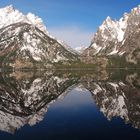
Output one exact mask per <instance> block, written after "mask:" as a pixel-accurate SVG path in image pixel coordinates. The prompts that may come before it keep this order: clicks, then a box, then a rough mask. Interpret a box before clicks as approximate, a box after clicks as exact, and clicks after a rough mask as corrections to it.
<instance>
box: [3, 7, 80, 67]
mask: <svg viewBox="0 0 140 140" xmlns="http://www.w3.org/2000/svg"><path fill="white" fill-rule="evenodd" d="M0 20H1V23H0V60H1V61H0V65H1V67H5V66H7V67H9V66H10V67H14V68H34V67H35V68H36V67H45V68H46V67H48V66H50V65H53V64H54V63H62V64H65V63H70V62H73V61H77V60H78V55H77V53H76V52H74V51H73V50H72V49H69V47H67V45H65V44H64V43H62V42H61V41H58V40H56V39H55V38H54V37H52V36H51V35H50V34H49V33H48V31H47V29H46V27H45V25H44V24H43V21H42V20H41V19H40V18H39V17H36V16H35V15H33V14H31V13H29V14H27V15H23V14H22V13H20V12H19V11H18V10H16V9H14V8H13V7H12V6H7V7H5V8H3V9H0Z"/></svg>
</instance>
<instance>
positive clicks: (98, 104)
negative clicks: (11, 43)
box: [0, 70, 140, 140]
mask: <svg viewBox="0 0 140 140" xmlns="http://www.w3.org/2000/svg"><path fill="white" fill-rule="evenodd" d="M0 101H1V102H0V139H10V140H19V139H23V140H25V139H26V140H31V139H33V140H40V139H42V140H43V139H44V140H46V139H47V140H87V139H90V140H93V139H94V140H105V139H107V140H124V139H127V140H129V139H130V140H139V139H140V73H139V71H133V70H130V71H129V70H127V71H126V70H115V71H102V72H94V71H81V72H79V71H55V72H54V71H53V72H52V71H46V72H41V71H32V72H19V71H18V72H6V73H0Z"/></svg>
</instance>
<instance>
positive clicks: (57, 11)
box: [0, 0, 140, 48]
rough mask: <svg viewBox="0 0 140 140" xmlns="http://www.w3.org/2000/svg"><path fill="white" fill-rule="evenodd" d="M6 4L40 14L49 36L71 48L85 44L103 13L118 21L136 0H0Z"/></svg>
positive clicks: (3, 4)
mask: <svg viewBox="0 0 140 140" xmlns="http://www.w3.org/2000/svg"><path fill="white" fill-rule="evenodd" d="M10 4H12V5H13V6H14V7H15V8H16V9H18V10H20V11H21V12H22V13H24V14H27V13H28V12H31V13H34V14H35V15H37V16H39V17H41V18H42V20H43V21H44V24H45V25H46V27H47V29H48V31H49V32H50V34H51V35H53V36H54V37H56V38H58V39H59V40H63V41H65V42H66V43H67V44H68V45H69V46H71V47H73V48H74V47H87V46H89V44H90V42H91V39H92V37H93V35H94V33H95V32H96V31H97V29H98V27H99V26H100V25H101V24H102V22H103V20H105V19H106V17H107V16H110V17H111V18H112V19H117V20H118V19H119V18H121V17H122V16H123V14H124V13H125V12H130V11H131V9H132V8H134V7H136V6H138V5H140V0H0V7H1V8H2V7H5V6H7V5H10Z"/></svg>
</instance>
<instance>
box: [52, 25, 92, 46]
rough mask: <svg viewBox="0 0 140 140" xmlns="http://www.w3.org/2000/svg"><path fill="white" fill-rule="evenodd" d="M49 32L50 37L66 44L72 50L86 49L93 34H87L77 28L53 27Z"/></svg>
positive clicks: (85, 31) (87, 32)
mask: <svg viewBox="0 0 140 140" xmlns="http://www.w3.org/2000/svg"><path fill="white" fill-rule="evenodd" d="M49 32H50V34H51V35H52V36H54V37H56V38H57V39H59V40H62V41H64V42H66V43H67V44H68V45H69V46H71V47H72V48H77V47H88V46H89V45H90V42H91V39H92V37H93V32H89V31H87V30H84V29H80V28H79V27H60V28H58V27H54V28H50V29H49Z"/></svg>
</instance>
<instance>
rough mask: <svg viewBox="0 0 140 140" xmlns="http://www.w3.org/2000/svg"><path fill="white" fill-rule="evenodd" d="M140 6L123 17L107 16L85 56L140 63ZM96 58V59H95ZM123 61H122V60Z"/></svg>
mask: <svg viewBox="0 0 140 140" xmlns="http://www.w3.org/2000/svg"><path fill="white" fill-rule="evenodd" d="M139 40H140V6H138V7H136V8H134V9H132V10H131V12H130V13H125V14H124V15H123V17H122V18H120V19H119V20H118V21H117V20H112V19H111V18H110V17H107V18H106V20H105V21H104V22H103V24H102V25H101V26H100V27H99V28H98V30H97V32H96V33H95V35H94V37H93V39H92V41H91V45H90V46H89V47H88V48H87V49H85V51H84V52H83V54H82V55H83V56H84V57H103V58H107V59H108V60H109V63H110V60H111V58H116V59H115V60H114V61H117V60H118V61H120V59H121V61H123V62H124V63H129V64H133V65H138V64H139V63H140V57H139V56H140V55H139V54H140V41H139ZM93 60H94V59H93ZM121 63H122V62H121Z"/></svg>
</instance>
